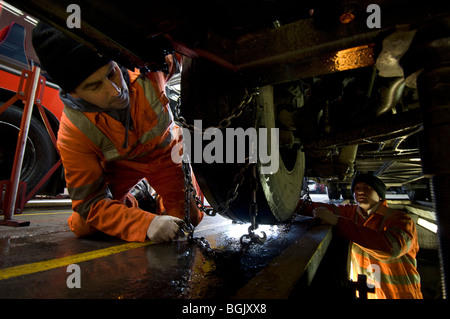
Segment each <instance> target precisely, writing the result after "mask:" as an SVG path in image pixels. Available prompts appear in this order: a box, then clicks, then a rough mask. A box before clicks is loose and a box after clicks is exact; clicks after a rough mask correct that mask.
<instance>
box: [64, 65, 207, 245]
mask: <svg viewBox="0 0 450 319" xmlns="http://www.w3.org/2000/svg"><path fill="white" fill-rule="evenodd" d="M122 73H123V75H124V78H128V82H129V83H128V86H129V94H130V105H129V109H128V112H129V113H128V114H127V116H129V119H128V121H129V122H127V123H129V124H127V125H125V126H124V124H122V123H123V122H121V121H120V120H117V119H116V118H114V117H113V116H111V115H110V114H109V113H108V112H92V111H84V110H83V108H82V107H81V110H80V105H77V104H78V103H77V100H76V99H73V98H72V97H70V96H69V95H68V94H65V93H64V92H61V93H60V96H61V99H62V100H63V102H64V103H65V108H64V114H63V116H62V118H61V123H60V129H59V132H58V143H57V145H58V149H59V151H60V154H61V159H62V162H63V166H64V171H65V178H66V182H67V189H68V192H69V195H70V197H71V199H72V209H73V210H74V213H73V214H72V215H71V217H70V218H69V226H70V228H71V230H72V231H73V232H74V233H75V234H76V235H77V236H80V237H82V236H85V235H89V234H92V233H94V232H97V231H100V232H103V233H106V234H108V235H111V236H116V237H119V238H121V239H123V240H125V241H139V242H143V241H145V240H146V234H147V229H148V227H149V225H150V223H151V222H152V220H153V218H154V217H155V216H156V215H155V214H152V213H149V212H147V211H144V210H141V209H139V208H138V207H136V206H137V205H136V203H137V201H136V200H134V201H133V200H131V201H130V200H129V197H130V195H129V191H130V189H131V188H133V187H134V185H136V184H137V183H138V182H139V181H140V180H141V179H143V178H146V179H147V180H148V182H149V183H150V185H151V186H152V187H153V189H154V190H155V191H156V192H157V193H158V195H160V196H161V198H162V206H163V209H164V212H161V213H165V214H168V215H172V216H175V217H178V218H181V219H184V200H185V199H184V197H185V185H184V175H183V171H182V168H181V163H179V164H177V163H174V161H173V160H172V158H171V151H172V148H173V147H174V146H175V145H176V144H177V143H178V142H180V140H181V139H182V130H181V129H180V128H179V127H178V126H176V125H175V124H174V122H173V118H172V114H171V111H170V108H169V107H168V99H167V98H166V96H165V95H164V86H165V83H166V76H165V75H164V74H163V73H161V72H150V73H148V74H146V76H144V75H142V74H140V73H139V72H138V71H136V72H131V71H128V70H125V69H122ZM94 109H95V108H94ZM128 125H129V127H128V130H127V127H126V126H128ZM126 134H127V137H126V140H127V142H125V143H124V136H125V135H126ZM178 147H179V146H178ZM192 177H193V181H192V182H193V184H194V187H195V188H196V189H197V192H199V188H198V185H197V184H196V181H195V178H194V176H193V175H192ZM130 203H131V204H130ZM190 212H191V216H190V218H191V222H192V224H193V225H194V226H195V225H197V224H198V223H200V221H201V220H202V218H203V212H201V211H200V210H199V209H198V207H197V206H196V205H195V203H194V201H193V200H192V201H191V209H190Z"/></svg>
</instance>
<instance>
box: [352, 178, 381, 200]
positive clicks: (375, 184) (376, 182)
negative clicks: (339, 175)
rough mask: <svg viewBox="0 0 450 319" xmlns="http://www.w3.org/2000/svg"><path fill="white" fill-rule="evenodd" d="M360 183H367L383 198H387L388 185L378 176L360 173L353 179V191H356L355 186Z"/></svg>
mask: <svg viewBox="0 0 450 319" xmlns="http://www.w3.org/2000/svg"><path fill="white" fill-rule="evenodd" d="M358 183H366V184H367V185H369V186H370V187H372V188H373V189H374V190H375V191H376V192H377V194H378V196H380V197H381V199H383V200H384V199H386V185H385V184H384V183H383V182H382V181H381V179H379V178H378V177H376V176H374V175H372V174H359V175H356V177H355V178H354V179H353V182H352V193H353V192H354V189H355V186H356V184H358Z"/></svg>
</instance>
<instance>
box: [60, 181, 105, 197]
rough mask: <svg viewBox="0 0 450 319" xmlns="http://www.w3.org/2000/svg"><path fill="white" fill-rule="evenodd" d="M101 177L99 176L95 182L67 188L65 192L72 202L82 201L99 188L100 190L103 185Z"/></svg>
mask: <svg viewBox="0 0 450 319" xmlns="http://www.w3.org/2000/svg"><path fill="white" fill-rule="evenodd" d="M104 180H105V179H104V177H103V175H102V176H100V177H99V178H98V179H97V180H96V181H95V182H93V183H91V184H88V185H83V186H80V187H68V188H67V191H68V192H69V195H70V198H71V199H73V200H83V199H85V198H87V197H88V196H89V195H91V194H92V193H94V192H96V191H97V190H99V189H100V188H102V186H103V183H104Z"/></svg>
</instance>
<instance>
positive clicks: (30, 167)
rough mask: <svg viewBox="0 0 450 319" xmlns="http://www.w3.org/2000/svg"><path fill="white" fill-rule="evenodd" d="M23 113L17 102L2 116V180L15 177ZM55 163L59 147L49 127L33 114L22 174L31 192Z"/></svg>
mask: <svg viewBox="0 0 450 319" xmlns="http://www.w3.org/2000/svg"><path fill="white" fill-rule="evenodd" d="M1 104H3V103H1ZM22 113H23V112H22V110H21V109H20V108H19V107H17V106H14V105H13V106H10V107H9V108H8V109H6V111H4V112H3V113H2V114H1V115H0V136H1V137H2V141H1V143H0V180H9V179H10V178H11V171H12V167H13V162H14V154H15V150H16V144H17V136H18V133H19V130H20V123H21V120H22ZM55 162H56V150H55V148H54V147H53V143H52V142H51V139H50V137H49V135H48V133H47V130H46V129H45V126H44V125H43V124H42V123H41V122H40V121H39V120H38V119H37V118H34V117H32V118H31V122H30V128H29V131H28V139H27V143H26V147H25V154H24V159H23V163H22V170H21V175H20V180H21V181H24V182H26V183H27V194H28V193H29V192H30V191H31V190H33V188H34V187H35V186H36V185H37V184H38V183H39V182H40V181H41V179H42V178H43V177H44V176H45V174H47V172H48V171H49V170H50V168H51V167H52V166H53V164H54V163H55ZM44 186H45V185H43V187H44ZM41 189H42V188H41Z"/></svg>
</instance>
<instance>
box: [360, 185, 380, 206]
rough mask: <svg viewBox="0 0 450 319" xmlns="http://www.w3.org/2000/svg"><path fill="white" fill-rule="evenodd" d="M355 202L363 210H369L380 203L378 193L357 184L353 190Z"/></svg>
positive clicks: (368, 187) (366, 186)
mask: <svg viewBox="0 0 450 319" xmlns="http://www.w3.org/2000/svg"><path fill="white" fill-rule="evenodd" d="M353 196H354V197H355V200H356V202H357V203H358V205H359V206H361V208H363V209H364V210H366V211H367V210H369V209H371V208H372V207H374V206H375V205H376V204H378V203H379V202H380V201H381V198H380V196H378V193H377V192H376V191H375V190H374V189H373V188H372V187H371V186H369V185H368V184H366V183H362V182H361V183H357V184H356V185H355V188H354V190H353Z"/></svg>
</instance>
